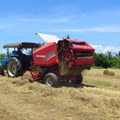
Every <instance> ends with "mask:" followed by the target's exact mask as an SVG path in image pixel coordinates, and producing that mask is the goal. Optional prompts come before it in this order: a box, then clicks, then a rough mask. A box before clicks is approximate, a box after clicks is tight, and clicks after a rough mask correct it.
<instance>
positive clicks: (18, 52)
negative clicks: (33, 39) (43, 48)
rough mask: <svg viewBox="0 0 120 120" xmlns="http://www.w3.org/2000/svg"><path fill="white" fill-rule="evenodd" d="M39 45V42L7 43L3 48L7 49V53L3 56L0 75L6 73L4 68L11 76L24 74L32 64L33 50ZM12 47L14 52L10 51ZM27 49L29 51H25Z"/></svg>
mask: <svg viewBox="0 0 120 120" xmlns="http://www.w3.org/2000/svg"><path fill="white" fill-rule="evenodd" d="M38 47H39V44H37V43H28V42H22V43H14V44H5V45H4V46H3V48H6V49H7V55H6V57H3V58H1V62H0V75H4V70H6V71H7V74H8V76H9V77H17V76H20V75H22V73H23V71H25V70H28V69H29V67H30V65H31V64H32V52H33V50H34V49H36V48H38ZM10 48H12V49H13V51H12V52H10V51H9V49H10ZM25 49H28V50H29V51H27V52H26V53H23V51H24V50H25ZM28 53H29V54H28Z"/></svg>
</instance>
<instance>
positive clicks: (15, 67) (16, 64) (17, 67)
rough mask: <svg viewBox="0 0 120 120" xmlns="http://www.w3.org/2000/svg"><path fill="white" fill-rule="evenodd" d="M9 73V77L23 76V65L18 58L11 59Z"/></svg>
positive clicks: (8, 67)
mask: <svg viewBox="0 0 120 120" xmlns="http://www.w3.org/2000/svg"><path fill="white" fill-rule="evenodd" d="M7 73H8V76H9V77H13V78H14V77H17V76H20V75H22V65H21V62H20V60H19V59H18V58H16V57H12V58H10V60H9V61H8V64H7Z"/></svg>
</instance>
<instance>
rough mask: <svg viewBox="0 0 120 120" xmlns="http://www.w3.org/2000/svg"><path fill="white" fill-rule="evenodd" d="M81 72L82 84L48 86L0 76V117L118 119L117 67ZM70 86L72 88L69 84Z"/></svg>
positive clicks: (119, 81)
mask: <svg viewBox="0 0 120 120" xmlns="http://www.w3.org/2000/svg"><path fill="white" fill-rule="evenodd" d="M103 71H104V70H97V69H92V70H90V71H85V72H84V84H83V85H81V86H72V85H65V86H63V87H60V88H51V87H48V86H46V85H44V84H40V83H37V82H35V83H32V84H31V83H29V82H28V81H27V79H28V78H29V73H26V74H27V75H26V74H25V75H24V76H23V77H18V78H14V79H13V78H8V77H7V76H5V77H0V86H1V87H0V120H80V119H82V120H120V92H119V91H120V79H119V72H120V70H110V71H114V72H115V76H105V75H103ZM71 86H72V87H71Z"/></svg>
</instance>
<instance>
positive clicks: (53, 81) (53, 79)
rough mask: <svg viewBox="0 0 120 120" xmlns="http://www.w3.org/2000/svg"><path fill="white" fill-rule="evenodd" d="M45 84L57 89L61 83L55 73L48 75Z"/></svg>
mask: <svg viewBox="0 0 120 120" xmlns="http://www.w3.org/2000/svg"><path fill="white" fill-rule="evenodd" d="M44 82H45V84H47V85H48V86H50V87H57V85H58V82H59V81H58V78H57V76H56V75H55V74H54V73H48V74H46V76H45V78H44Z"/></svg>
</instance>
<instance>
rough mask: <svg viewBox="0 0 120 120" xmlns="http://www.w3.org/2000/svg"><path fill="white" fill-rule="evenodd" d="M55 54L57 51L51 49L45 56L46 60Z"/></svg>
mask: <svg viewBox="0 0 120 120" xmlns="http://www.w3.org/2000/svg"><path fill="white" fill-rule="evenodd" d="M54 56H55V51H51V52H49V53H48V54H47V55H46V56H45V58H44V60H45V61H48V60H49V59H50V58H52V57H54Z"/></svg>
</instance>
